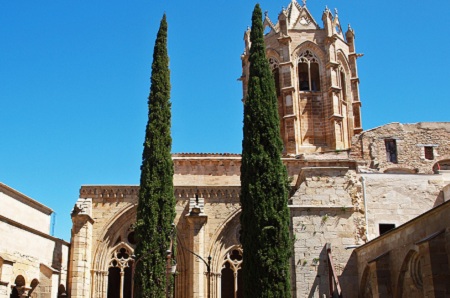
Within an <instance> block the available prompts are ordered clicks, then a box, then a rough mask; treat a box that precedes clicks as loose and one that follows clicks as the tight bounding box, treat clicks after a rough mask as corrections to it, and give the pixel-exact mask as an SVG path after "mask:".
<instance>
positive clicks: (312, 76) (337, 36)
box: [241, 0, 362, 155]
mask: <svg viewBox="0 0 450 298" xmlns="http://www.w3.org/2000/svg"><path fill="white" fill-rule="evenodd" d="M322 21H323V28H320V27H319V25H318V24H317V22H316V21H315V20H314V18H313V17H312V15H311V14H310V12H309V11H308V9H307V7H306V0H303V3H302V5H300V4H299V3H298V2H297V1H296V0H292V1H291V3H290V4H289V5H288V7H287V8H286V9H283V10H282V11H281V12H280V14H279V15H278V20H277V22H276V23H274V22H272V21H271V20H270V18H269V17H268V15H267V13H266V14H265V19H264V28H265V32H264V33H265V36H264V39H265V43H266V55H267V59H268V60H269V63H270V67H271V68H272V72H273V75H274V79H275V86H276V90H277V97H278V110H279V115H280V127H281V136H282V139H283V143H284V148H285V154H289V155H297V154H301V153H311V152H327V151H335V150H345V149H348V148H349V147H350V144H351V142H350V140H351V138H352V136H353V135H355V134H357V133H359V132H361V131H362V125H361V101H360V98H359V78H358V71H357V66H356V59H357V58H358V57H360V56H362V55H361V54H357V53H356V52H355V34H354V31H353V29H352V28H350V26H349V27H348V30H347V32H346V33H345V36H344V34H343V32H342V28H341V24H340V21H339V16H338V11H337V10H335V12H334V15H333V13H332V12H331V11H330V10H329V9H328V8H325V11H324V12H323V14H322ZM244 41H245V51H244V53H243V55H242V57H241V58H242V69H243V70H242V72H243V73H242V77H241V80H242V83H243V92H244V98H245V96H246V94H247V83H248V75H249V61H248V58H249V52H250V47H251V43H250V29H248V30H247V31H246V32H245V34H244Z"/></svg>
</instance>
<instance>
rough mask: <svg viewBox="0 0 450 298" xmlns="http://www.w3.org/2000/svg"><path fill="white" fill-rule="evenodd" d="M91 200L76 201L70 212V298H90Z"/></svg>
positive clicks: (92, 222)
mask: <svg viewBox="0 0 450 298" xmlns="http://www.w3.org/2000/svg"><path fill="white" fill-rule="evenodd" d="M91 214H92V199H91V198H87V199H83V198H80V199H78V201H77V203H76V204H75V207H74V209H73V211H72V214H71V215H72V222H73V226H72V241H71V250H70V259H69V262H70V266H69V268H70V272H69V292H70V297H72V298H90V297H91V257H92V256H91V248H92V228H93V224H94V220H93V219H92V217H91Z"/></svg>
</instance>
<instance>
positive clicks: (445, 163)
mask: <svg viewBox="0 0 450 298" xmlns="http://www.w3.org/2000/svg"><path fill="white" fill-rule="evenodd" d="M432 170H433V172H434V173H436V174H437V173H438V172H439V171H450V156H442V157H441V159H440V160H438V161H437V162H435V163H434V164H433V167H432Z"/></svg>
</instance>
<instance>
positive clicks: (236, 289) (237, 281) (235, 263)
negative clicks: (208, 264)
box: [221, 248, 244, 298]
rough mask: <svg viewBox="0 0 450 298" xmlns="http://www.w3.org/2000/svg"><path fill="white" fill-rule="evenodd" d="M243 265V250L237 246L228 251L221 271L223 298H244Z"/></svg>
mask: <svg viewBox="0 0 450 298" xmlns="http://www.w3.org/2000/svg"><path fill="white" fill-rule="evenodd" d="M241 265H242V250H241V249H240V248H235V249H233V250H231V251H229V252H228V253H227V255H226V256H225V258H224V263H223V266H222V271H221V275H222V277H221V280H222V286H221V288H222V293H221V297H222V298H242V297H244V293H243V291H242V285H243V283H242V274H239V270H240V269H241Z"/></svg>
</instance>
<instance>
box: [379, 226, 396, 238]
mask: <svg viewBox="0 0 450 298" xmlns="http://www.w3.org/2000/svg"><path fill="white" fill-rule="evenodd" d="M378 228H379V231H380V236H381V235H383V234H384V233H387V232H389V231H390V230H392V229H395V224H379V225H378Z"/></svg>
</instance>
